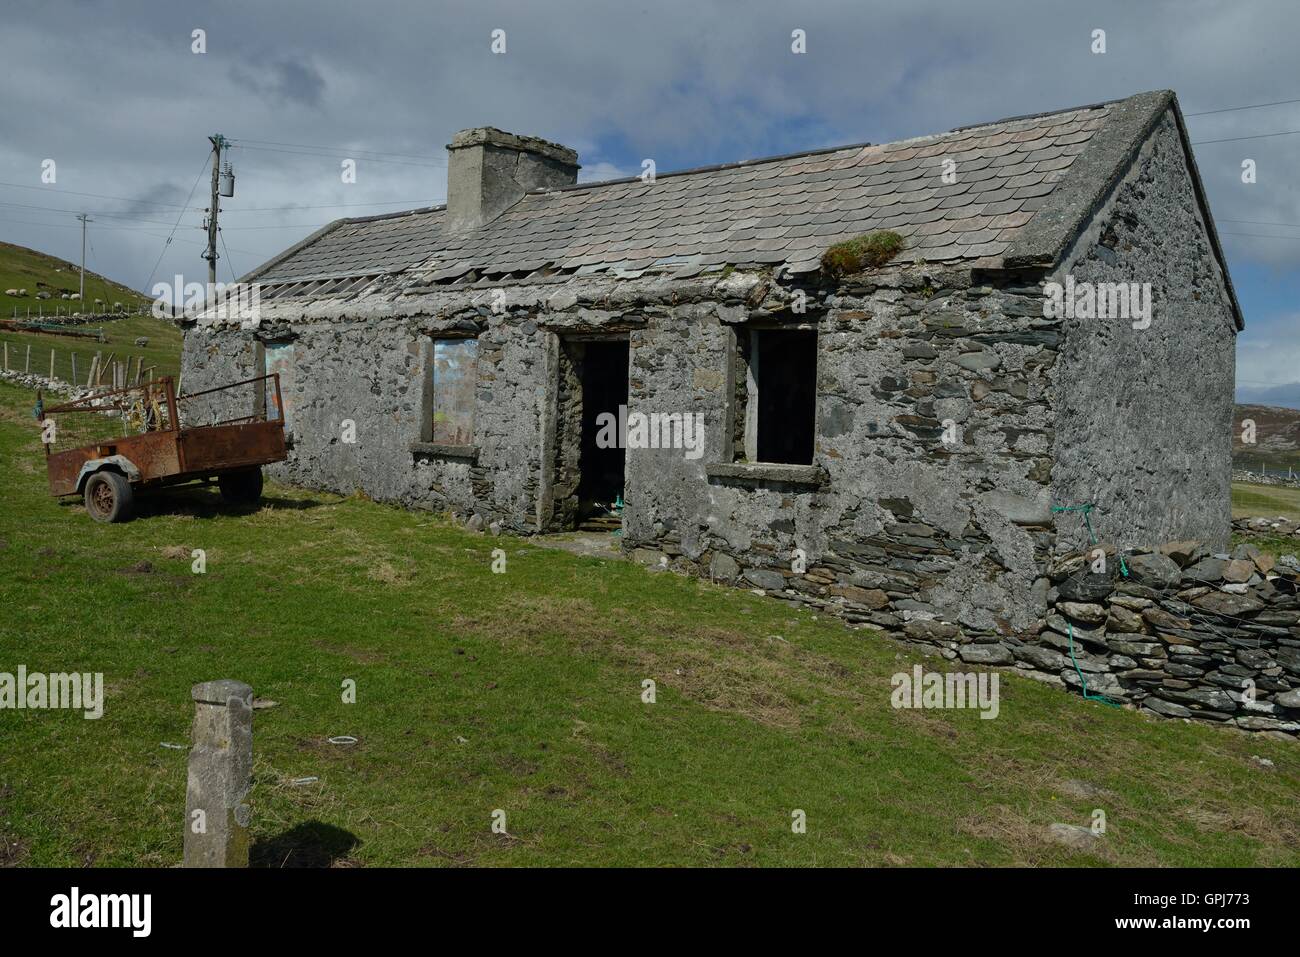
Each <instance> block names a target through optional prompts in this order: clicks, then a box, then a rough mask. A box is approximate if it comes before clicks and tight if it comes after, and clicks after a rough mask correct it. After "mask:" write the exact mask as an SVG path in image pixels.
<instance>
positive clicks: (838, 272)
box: [822, 229, 903, 276]
mask: <svg viewBox="0 0 1300 957" xmlns="http://www.w3.org/2000/svg"><path fill="white" fill-rule="evenodd" d="M902 248H903V237H902V236H900V235H899V234H898V233H896V232H894V231H893V230H892V229H882V230H877V231H876V232H871V233H866V234H864V235H862V236H855V237H853V238H852V239H846V240H844V241H843V242H838V243H835V244H834V245H833V246H830V247H828V248H827V249H826V251H825V252H824V253H822V267H823V268H824V269H825V270H826V272H827V273H828V274H829V275H832V276H844V275H848V274H849V273H855V272H861V271H862V270H863V269H869V268H873V267H876V266H883V265H884V264H885V263H887V262H889V260H891V259H893V258H894V257H895V256H897V255H898V252H899V250H901V249H902Z"/></svg>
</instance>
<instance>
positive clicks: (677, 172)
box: [524, 143, 882, 196]
mask: <svg viewBox="0 0 1300 957" xmlns="http://www.w3.org/2000/svg"><path fill="white" fill-rule="evenodd" d="M879 145H882V144H878V143H845V144H844V145H843V146H823V147H820V148H819V149H815V150H802V151H800V152H798V153H781V154H779V155H777V156H759V157H755V158H754V159H746V160H736V161H734V162H731V163H715V164H714V165H712V166H692V167H691V168H689V169H674V170H669V171H668V172H666V173H659V172H656V173H655V179H656V180H661V179H668V178H670V177H672V176H691V175H693V174H695V173H716V172H718V171H719V170H724V169H742V168H743V167H746V166H758V165H760V164H762V163H779V162H781V161H783V160H792V159H801V158H802V157H805V156H824V155H826V154H827V153H843V152H845V151H847V150H860V149H865V148H866V147H868V146H879ZM638 182H642V180H641V177H640V176H620V177H619V178H618V179H597V180H592V181H590V182H587V183H574V184H573V185H572V186H552V187H549V188H548V187H539V188H538V189H530V190H529V191H528V192H527V193H525V194H524V195H525V196H545V195H547V194H548V193H571V192H574V191H575V190H580V189H591V188H592V187H595V186H617V185H619V184H621V183H638Z"/></svg>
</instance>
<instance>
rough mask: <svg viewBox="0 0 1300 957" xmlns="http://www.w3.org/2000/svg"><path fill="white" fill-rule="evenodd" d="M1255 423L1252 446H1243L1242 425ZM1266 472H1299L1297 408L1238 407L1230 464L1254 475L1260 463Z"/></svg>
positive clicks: (1299, 448) (1299, 426)
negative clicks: (1249, 421) (1245, 422)
mask: <svg viewBox="0 0 1300 957" xmlns="http://www.w3.org/2000/svg"><path fill="white" fill-rule="evenodd" d="M1245 419H1250V420H1251V421H1253V422H1254V423H1255V444H1254V445H1248V444H1246V443H1243V442H1242V440H1241V438H1242V430H1243V426H1242V422H1243V420H1245ZM1261 462H1262V463H1263V465H1264V467H1265V468H1266V469H1267V470H1268V471H1270V472H1273V471H1280V472H1285V471H1286V470H1287V468H1288V467H1290V468H1293V469H1295V470H1296V472H1297V473H1300V409H1284V408H1281V407H1279V406H1273V405H1238V406H1237V407H1236V411H1235V418H1234V420H1233V432H1232V464H1233V466H1234V467H1236V468H1242V469H1249V470H1250V471H1252V472H1258V471H1259V469H1260V463H1261Z"/></svg>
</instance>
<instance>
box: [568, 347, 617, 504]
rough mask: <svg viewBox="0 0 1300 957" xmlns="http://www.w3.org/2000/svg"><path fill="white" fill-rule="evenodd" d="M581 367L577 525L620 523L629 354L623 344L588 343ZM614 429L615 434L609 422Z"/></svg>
mask: <svg viewBox="0 0 1300 957" xmlns="http://www.w3.org/2000/svg"><path fill="white" fill-rule="evenodd" d="M584 345H585V347H586V348H585V350H584V351H585V355H584V356H583V362H582V372H581V379H582V447H581V451H580V453H579V458H578V463H579V464H578V468H579V470H580V472H581V478H580V479H579V481H578V521H579V525H580V526H581V525H589V524H599V525H612V526H613V527H615V528H617V527H619V526H620V525H621V522H622V519H621V517H620V516H619V514H618V510H619V509H620V508H621V507H622V502H623V476H624V472H625V466H626V463H627V450H626V449H625V448H624V446H625V444H626V442H625V437H624V436H623V434H622V432H621V423H622V422H624V421H626V418H625V416H626V413H623V414H622V415H620V411H621V410H623V409H626V407H627V369H628V348H629V344H628V341H627V340H626V339H616V340H611V341H604V342H586V343H584ZM611 421H612V422H613V423H616V424H615V426H614V427H613V428H611V427H610V422H611Z"/></svg>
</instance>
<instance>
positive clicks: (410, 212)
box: [335, 203, 447, 224]
mask: <svg viewBox="0 0 1300 957" xmlns="http://www.w3.org/2000/svg"><path fill="white" fill-rule="evenodd" d="M446 208H447V204H446V203H440V204H439V205H437V206H417V207H416V208H415V209H399V210H398V211H397V212H395V213H375V214H373V215H371V216H345V217H343V218H342V219H337V220H335V222H337V223H340V224H341V223H373V222H376V221H377V220H380V219H398V218H400V217H402V216H416V215H419V214H422V213H436V212H438V211H439V210H444V209H446Z"/></svg>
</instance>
